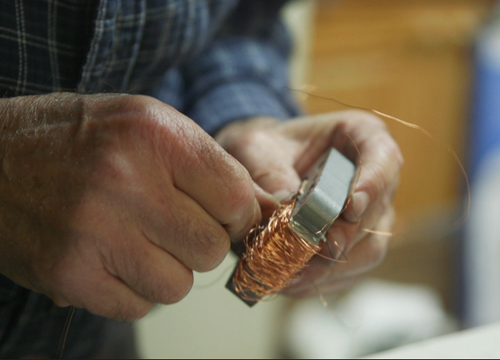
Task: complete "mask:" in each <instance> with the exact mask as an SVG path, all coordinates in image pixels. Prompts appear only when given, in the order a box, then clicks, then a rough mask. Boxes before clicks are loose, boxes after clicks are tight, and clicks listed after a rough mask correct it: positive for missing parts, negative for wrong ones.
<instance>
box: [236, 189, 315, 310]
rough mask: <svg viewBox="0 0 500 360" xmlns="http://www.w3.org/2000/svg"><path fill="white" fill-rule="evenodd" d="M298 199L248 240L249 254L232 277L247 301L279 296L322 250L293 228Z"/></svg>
mask: <svg viewBox="0 0 500 360" xmlns="http://www.w3.org/2000/svg"><path fill="white" fill-rule="evenodd" d="M295 202H296V197H293V198H291V199H288V200H284V201H283V202H282V203H281V205H280V207H279V209H278V210H276V211H275V212H274V214H273V215H272V216H271V218H270V219H269V223H268V224H267V226H257V227H255V228H254V229H252V231H251V232H250V234H249V235H248V236H247V238H246V240H245V245H246V252H245V254H244V255H243V256H242V258H241V259H240V261H239V263H238V266H237V268H236V272H235V274H234V277H233V284H234V288H235V290H236V292H237V293H238V294H239V295H240V297H241V298H243V299H245V300H253V301H255V300H256V299H262V298H265V297H268V296H270V295H274V294H277V293H278V292H279V291H281V290H282V289H284V288H285V287H286V286H287V285H289V283H290V282H291V281H293V280H295V279H296V278H297V274H299V273H300V272H301V271H302V270H303V269H304V268H306V267H307V266H308V265H309V263H310V261H311V260H312V258H313V256H314V255H316V254H318V253H319V252H320V251H321V249H322V246H317V245H313V244H311V243H310V242H308V241H307V240H305V239H304V238H302V237H301V236H299V235H297V234H296V233H295V232H294V231H293V230H292V229H291V228H290V219H291V216H292V212H293V208H294V206H295Z"/></svg>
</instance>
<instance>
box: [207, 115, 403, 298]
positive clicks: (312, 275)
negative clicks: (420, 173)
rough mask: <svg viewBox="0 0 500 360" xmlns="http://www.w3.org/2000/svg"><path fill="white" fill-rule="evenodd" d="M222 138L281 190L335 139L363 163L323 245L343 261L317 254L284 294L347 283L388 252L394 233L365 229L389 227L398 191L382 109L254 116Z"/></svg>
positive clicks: (265, 182)
mask: <svg viewBox="0 0 500 360" xmlns="http://www.w3.org/2000/svg"><path fill="white" fill-rule="evenodd" d="M346 134H348V135H349V136H347V135H346ZM216 140H217V141H218V142H219V143H220V144H221V145H222V146H223V147H224V148H225V149H226V150H227V151H228V152H229V153H230V154H231V155H233V156H234V157H235V158H236V159H237V160H238V161H239V162H240V163H241V164H243V166H245V167H246V168H247V170H248V171H249V173H250V175H251V177H252V178H253V180H254V181H255V182H256V183H257V185H258V186H260V187H261V188H262V189H263V190H264V191H266V192H268V193H270V194H273V195H274V196H276V197H278V198H284V197H286V195H287V194H290V193H292V192H296V191H297V190H298V189H299V186H300V183H301V178H302V176H303V175H304V174H305V173H306V172H307V171H308V170H309V168H310V167H311V166H312V165H313V164H314V163H315V162H316V160H317V159H318V158H319V156H321V154H323V153H324V152H325V151H327V150H328V149H329V148H331V147H334V148H336V149H337V150H338V151H340V152H341V153H343V154H344V156H346V157H347V158H349V159H350V160H351V161H352V162H353V163H354V164H356V165H358V164H361V166H360V168H359V169H358V171H360V174H359V176H358V177H357V179H358V181H357V183H356V184H355V187H354V192H353V196H352V198H351V201H350V203H349V204H348V206H347V208H346V209H345V211H344V212H343V214H342V216H341V217H340V218H339V219H337V220H336V221H335V223H334V224H333V226H332V227H331V228H330V229H329V230H328V233H327V243H326V246H324V248H323V252H322V254H323V255H324V256H325V257H327V258H333V259H337V260H339V261H331V260H327V259H325V258H322V257H320V256H316V257H315V258H314V259H313V261H312V262H311V264H310V266H309V267H308V268H307V269H305V270H304V272H303V273H302V274H301V275H300V278H299V279H298V280H296V281H294V282H293V284H291V285H290V286H289V287H288V288H287V289H285V290H284V291H283V292H284V293H285V294H288V295H293V296H298V297H302V296H308V295H313V294H317V293H318V292H319V293H321V294H326V293H329V292H334V291H337V290H341V289H343V288H344V287H346V286H348V285H350V284H351V283H352V282H353V280H355V279H356V278H358V277H359V276H360V275H362V274H364V273H365V272H367V271H369V270H371V269H372V268H374V267H375V266H377V265H378V264H379V263H380V262H381V261H382V260H383V258H384V257H385V253H386V251H387V247H388V242H389V239H388V237H387V236H383V235H381V234H373V233H369V232H367V231H365V230H366V229H368V230H374V231H376V232H389V231H390V230H391V228H392V223H393V220H394V210H393V206H392V198H393V195H394V192H395V190H396V188H397V185H398V182H399V172H400V169H401V166H402V165H403V157H402V155H401V152H400V150H399V147H398V145H397V144H396V142H395V141H394V139H393V138H392V137H391V135H390V134H389V132H388V130H387V128H386V126H385V124H384V122H383V121H382V120H380V119H379V118H378V117H376V116H374V115H371V114H370V113H367V112H362V111H342V112H334V113H329V114H323V115H316V116H306V117H304V118H299V119H295V120H292V121H288V122H279V121H278V120H275V119H269V118H256V119H250V120H244V121H240V122H236V123H233V124H231V125H228V126H227V127H225V128H224V129H223V130H222V131H220V132H219V133H218V134H217V136H216ZM343 260H344V261H343ZM345 260H347V261H345Z"/></svg>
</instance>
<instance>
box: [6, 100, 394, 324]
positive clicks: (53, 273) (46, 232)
mask: <svg viewBox="0 0 500 360" xmlns="http://www.w3.org/2000/svg"><path fill="white" fill-rule="evenodd" d="M344 132H347V133H349V134H350V136H351V137H352V139H353V141H354V142H355V143H356V145H357V147H358V148H359V151H360V157H361V161H362V163H363V167H362V172H361V175H360V179H359V181H358V183H357V185H356V194H355V195H354V197H353V199H352V202H351V204H350V205H349V207H348V208H347V210H346V211H345V213H344V215H343V217H342V219H339V221H337V223H336V224H335V225H334V226H333V227H332V228H331V229H330V231H329V233H328V240H329V243H330V245H331V246H329V247H326V248H325V255H326V256H336V257H338V256H339V255H338V253H339V252H340V251H341V252H343V253H344V254H345V255H346V257H347V258H348V259H349V261H348V262H347V263H346V264H341V265H339V264H338V265H335V266H332V265H333V264H334V263H333V262H329V261H327V260H324V259H321V258H317V259H315V260H314V261H313V263H312V264H311V266H310V267H309V268H308V269H307V270H306V271H305V272H304V273H303V274H302V278H301V279H300V280H299V281H298V282H297V283H295V284H294V285H292V286H290V287H289V288H288V289H287V290H286V293H288V294H292V295H296V296H305V295H309V294H316V292H317V290H316V289H315V286H317V287H318V288H319V289H320V290H321V291H322V292H329V291H334V290H337V289H339V288H341V287H342V286H344V285H345V284H347V283H349V282H351V281H352V279H354V278H356V277H357V276H359V275H360V274H362V273H364V272H365V271H367V270H368V269H370V268H372V267H373V266H374V265H376V264H377V263H379V262H380V261H381V259H382V258H383V255H384V254H385V251H386V247H387V238H384V237H383V236H379V235H373V234H368V233H366V232H364V231H362V230H361V229H362V228H368V229H374V230H382V231H387V230H389V229H390V227H391V223H392V219H393V211H392V205H391V200H392V194H393V192H394V190H395V188H396V186H397V181H398V174H399V169H400V167H401V165H402V158H401V154H400V152H399V149H398V147H397V145H396V144H395V142H394V141H393V140H392V138H391V137H390V135H389V134H388V132H387V130H386V129H385V127H384V125H383V123H382V122H381V121H380V120H378V119H377V118H375V117H373V116H371V115H368V114H365V113H362V112H340V113H333V114H326V115H322V116H314V117H309V118H305V119H297V120H294V121H290V122H287V123H279V122H277V121H276V120H273V119H251V120H246V121H241V122H236V123H233V124H232V125H229V126H227V127H226V128H224V129H223V130H222V131H220V132H219V134H218V135H217V137H216V140H217V141H218V142H216V141H215V140H214V139H212V138H211V137H210V136H208V135H207V134H206V133H205V132H204V131H203V130H202V129H201V128H199V126H198V125H196V124H195V123H194V122H193V121H192V120H190V119H188V118H187V117H185V116H184V115H182V114H180V113H179V112H177V111H176V110H174V109H173V108H171V107H169V106H167V105H165V104H163V103H161V102H159V101H156V100H154V99H152V98H149V97H144V96H129V95H92V96H82V95H75V94H50V95H43V96H33V97H19V98H13V99H1V100H0V139H1V142H0V160H1V173H0V273H2V274H4V275H5V276H7V277H9V278H10V279H12V280H13V281H15V282H17V283H18V284H20V285H22V286H24V287H26V288H29V289H31V290H34V291H37V292H41V293H43V294H46V295H47V296H49V297H50V298H52V299H53V300H54V302H55V303H56V304H57V305H60V306H68V305H73V306H76V307H83V308H86V309H88V310H89V311H91V312H92V313H95V314H98V315H102V316H106V317H111V318H115V319H121V320H134V319H138V318H141V317H143V316H144V315H145V314H147V313H148V312H149V310H150V309H151V307H152V306H153V304H155V303H162V304H172V303H175V302H177V301H180V300H181V299H182V298H184V297H185V296H186V294H187V293H188V292H189V291H190V289H191V286H192V283H193V271H200V272H202V271H210V270H212V269H214V268H215V267H217V266H218V265H219V264H220V263H221V262H222V261H223V259H224V258H225V256H226V255H227V253H228V252H229V249H230V246H231V241H233V242H238V241H241V240H242V239H243V238H244V237H245V235H246V234H247V232H248V231H249V230H250V228H251V227H252V226H253V225H254V224H257V223H259V222H260V221H261V218H262V215H261V213H262V212H263V213H264V214H265V215H266V216H267V215H268V214H269V213H270V212H271V211H272V210H273V209H275V208H276V206H277V200H276V198H275V197H273V195H271V194H276V195H277V196H283V193H284V192H285V193H289V192H294V191H296V190H297V188H298V186H299V184H300V175H301V174H303V173H304V172H305V171H306V170H307V168H308V167H309V166H310V164H312V163H314V161H315V160H316V159H317V157H318V156H320V154H321V153H323V151H325V150H326V149H328V148H329V147H330V146H335V147H336V148H337V149H339V150H340V151H341V152H343V153H344V154H346V155H347V156H348V157H350V158H351V159H352V160H354V161H357V160H358V153H357V152H356V151H355V148H354V146H353V145H352V142H351V141H350V140H349V139H348V138H346V137H345V136H344V135H343V134H344ZM363 193H365V194H366V195H359V194H363ZM365 207H366V209H364V208H365ZM264 217H265V216H264ZM337 244H338V246H337ZM329 249H331V250H332V254H333V255H331V254H330V253H329V251H328V250H329ZM313 284H315V285H313Z"/></svg>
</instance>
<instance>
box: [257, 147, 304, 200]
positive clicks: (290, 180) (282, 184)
mask: <svg viewBox="0 0 500 360" xmlns="http://www.w3.org/2000/svg"><path fill="white" fill-rule="evenodd" d="M290 160H291V159H290ZM247 168H248V167H247ZM248 170H249V171H250V175H251V176H252V178H253V179H254V181H255V182H256V183H257V185H258V186H259V187H261V188H262V189H263V190H264V191H266V192H268V193H270V194H273V195H274V196H275V197H277V198H279V199H282V198H284V197H286V195H285V196H283V195H284V194H285V193H286V194H290V193H294V192H297V191H298V190H299V187H300V183H301V181H300V177H299V174H298V173H297V171H296V170H295V169H294V167H293V164H292V161H286V158H285V159H284V158H283V157H280V156H276V155H269V154H268V155H267V156H266V157H265V158H260V159H259V160H258V162H255V163H254V164H252V166H250V169H248Z"/></svg>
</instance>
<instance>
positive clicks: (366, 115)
mask: <svg viewBox="0 0 500 360" xmlns="http://www.w3.org/2000/svg"><path fill="white" fill-rule="evenodd" d="M345 113H346V115H347V117H349V118H352V119H356V120H357V121H358V122H362V123H365V124H369V125H371V126H373V127H375V128H380V129H386V128H387V125H386V123H385V122H384V120H382V119H381V118H380V117H378V116H377V115H375V114H372V113H371V112H369V111H366V110H346V112H345Z"/></svg>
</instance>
